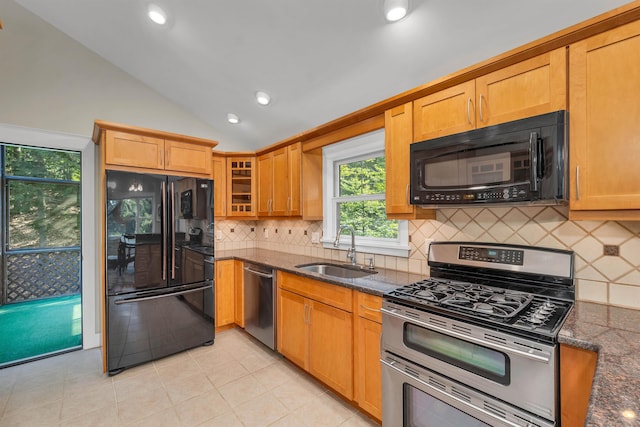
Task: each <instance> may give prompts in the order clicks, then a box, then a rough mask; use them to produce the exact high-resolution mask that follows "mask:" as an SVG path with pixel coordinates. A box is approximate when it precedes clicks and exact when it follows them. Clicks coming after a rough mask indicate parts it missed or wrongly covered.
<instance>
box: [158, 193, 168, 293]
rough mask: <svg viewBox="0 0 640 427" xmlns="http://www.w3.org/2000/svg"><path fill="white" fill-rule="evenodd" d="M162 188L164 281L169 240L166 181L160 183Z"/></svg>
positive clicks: (164, 278) (163, 279)
mask: <svg viewBox="0 0 640 427" xmlns="http://www.w3.org/2000/svg"><path fill="white" fill-rule="evenodd" d="M160 186H161V188H162V190H161V191H162V203H161V204H162V209H163V210H162V235H163V236H165V242H163V243H162V281H165V280H167V242H166V236H167V233H168V232H169V231H168V225H167V221H169V218H167V217H166V216H167V184H166V183H165V181H162V184H161V185H160Z"/></svg>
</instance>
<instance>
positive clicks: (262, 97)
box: [256, 91, 271, 105]
mask: <svg viewBox="0 0 640 427" xmlns="http://www.w3.org/2000/svg"><path fill="white" fill-rule="evenodd" d="M256 101H258V104H260V105H269V103H270V102H271V97H270V96H269V94H268V93H266V92H262V91H258V92H256Z"/></svg>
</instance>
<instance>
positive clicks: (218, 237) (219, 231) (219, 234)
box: [216, 230, 222, 240]
mask: <svg viewBox="0 0 640 427" xmlns="http://www.w3.org/2000/svg"><path fill="white" fill-rule="evenodd" d="M216 239H217V240H222V230H217V231H216Z"/></svg>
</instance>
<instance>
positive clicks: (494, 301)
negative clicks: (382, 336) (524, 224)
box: [385, 242, 574, 340]
mask: <svg viewBox="0 0 640 427" xmlns="http://www.w3.org/2000/svg"><path fill="white" fill-rule="evenodd" d="M429 265H430V267H431V273H432V277H431V278H428V279H425V280H422V281H419V282H416V283H412V284H409V285H406V286H403V287H400V288H398V289H396V290H394V291H391V292H389V293H387V294H386V295H385V299H387V300H389V301H393V302H395V303H399V304H402V305H405V306H409V307H412V308H415V309H417V310H420V311H426V312H432V313H438V314H442V315H445V316H447V317H450V318H453V319H458V320H463V321H468V322H470V323H474V324H477V325H480V326H490V327H493V328H496V329H499V330H502V331H505V332H514V333H519V334H523V335H526V336H533V337H544V338H545V339H546V340H549V339H551V340H555V338H556V337H557V333H558V331H559V329H560V327H561V326H562V323H563V322H564V319H565V318H566V316H567V314H568V313H569V311H570V310H571V307H572V306H573V301H574V290H573V254H572V253H571V252H569V251H559V250H555V249H545V248H532V247H524V246H516V245H497V244H491V243H487V244H477V243H466V242H465V243H455V242H438V243H432V245H431V249H430V253H429Z"/></svg>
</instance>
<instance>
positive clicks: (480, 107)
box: [478, 94, 484, 122]
mask: <svg viewBox="0 0 640 427" xmlns="http://www.w3.org/2000/svg"><path fill="white" fill-rule="evenodd" d="M479 103H480V105H479V106H478V108H479V109H480V121H481V122H483V121H484V119H483V118H482V94H480V102H479Z"/></svg>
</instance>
